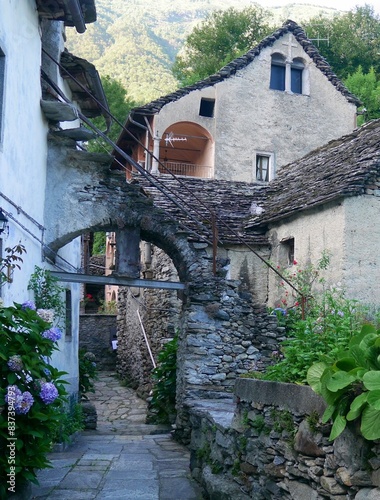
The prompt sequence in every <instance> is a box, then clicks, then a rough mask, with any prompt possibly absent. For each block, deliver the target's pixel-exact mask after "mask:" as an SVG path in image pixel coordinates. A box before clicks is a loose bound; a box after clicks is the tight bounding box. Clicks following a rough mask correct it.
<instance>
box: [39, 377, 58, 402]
mask: <svg viewBox="0 0 380 500" xmlns="http://www.w3.org/2000/svg"><path fill="white" fill-rule="evenodd" d="M57 397H58V389H57V388H56V386H55V385H54V384H53V383H52V382H44V383H43V384H41V392H40V398H41V399H42V401H43V402H44V403H45V404H46V405H49V404H51V403H53V402H54V401H55V400H56V399H57Z"/></svg>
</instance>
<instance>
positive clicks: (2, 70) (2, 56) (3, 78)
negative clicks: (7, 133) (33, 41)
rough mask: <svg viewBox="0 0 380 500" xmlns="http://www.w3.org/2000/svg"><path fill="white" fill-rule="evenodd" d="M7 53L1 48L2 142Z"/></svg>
mask: <svg viewBox="0 0 380 500" xmlns="http://www.w3.org/2000/svg"><path fill="white" fill-rule="evenodd" d="M4 87H5V54H4V52H3V51H2V50H1V48H0V142H1V135H2V134H1V132H2V128H3V115H4Z"/></svg>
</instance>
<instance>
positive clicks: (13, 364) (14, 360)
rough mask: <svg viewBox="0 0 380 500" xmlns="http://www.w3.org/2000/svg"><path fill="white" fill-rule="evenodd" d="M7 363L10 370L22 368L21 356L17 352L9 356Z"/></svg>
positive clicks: (15, 370) (17, 370) (14, 370)
mask: <svg viewBox="0 0 380 500" xmlns="http://www.w3.org/2000/svg"><path fill="white" fill-rule="evenodd" d="M7 365H8V367H9V369H10V370H11V371H12V372H19V371H21V370H22V369H23V368H24V365H23V362H22V358H21V356H19V355H18V354H15V355H14V356H11V357H10V358H9V361H8V363H7Z"/></svg>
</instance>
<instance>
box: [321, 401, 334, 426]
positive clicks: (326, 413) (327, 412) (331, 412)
mask: <svg viewBox="0 0 380 500" xmlns="http://www.w3.org/2000/svg"><path fill="white" fill-rule="evenodd" d="M335 410H336V406H334V405H329V406H328V407H327V408H326V410H325V411H324V413H323V415H322V423H323V424H325V423H327V422H328V421H329V420H330V418H331V417H332V416H333V415H334V412H335Z"/></svg>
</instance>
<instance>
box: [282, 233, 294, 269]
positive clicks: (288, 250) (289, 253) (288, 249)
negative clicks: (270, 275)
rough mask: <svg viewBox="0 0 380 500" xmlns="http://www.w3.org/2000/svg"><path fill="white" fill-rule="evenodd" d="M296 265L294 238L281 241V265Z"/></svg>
mask: <svg viewBox="0 0 380 500" xmlns="http://www.w3.org/2000/svg"><path fill="white" fill-rule="evenodd" d="M293 263H294V238H287V239H285V240H282V241H281V248H280V264H281V265H283V266H284V265H285V266H292V265H293Z"/></svg>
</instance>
